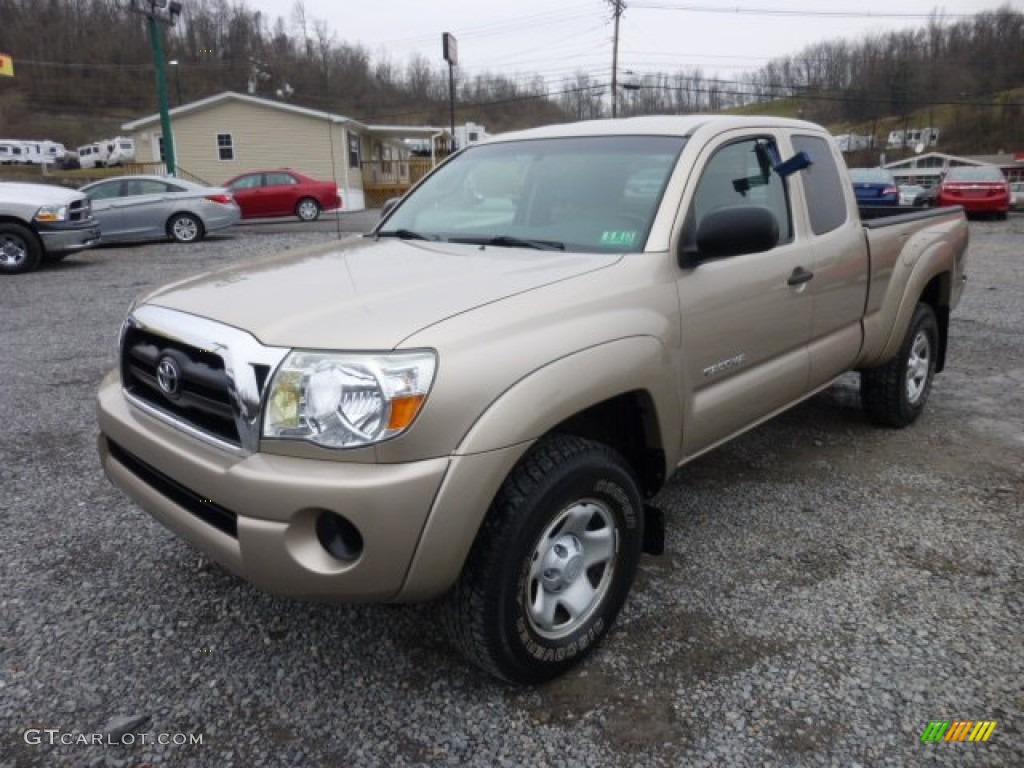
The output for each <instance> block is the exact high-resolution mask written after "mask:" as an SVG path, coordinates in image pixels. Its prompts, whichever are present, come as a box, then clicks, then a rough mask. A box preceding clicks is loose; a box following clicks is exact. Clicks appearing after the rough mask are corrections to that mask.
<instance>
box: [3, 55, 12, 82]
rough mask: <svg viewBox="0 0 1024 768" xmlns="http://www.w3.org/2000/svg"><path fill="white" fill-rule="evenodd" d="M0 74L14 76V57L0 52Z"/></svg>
mask: <svg viewBox="0 0 1024 768" xmlns="http://www.w3.org/2000/svg"><path fill="white" fill-rule="evenodd" d="M0 75H2V76H4V77H14V59H12V58H11V57H10V56H8V55H7V54H6V53H0Z"/></svg>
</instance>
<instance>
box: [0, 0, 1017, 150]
mask: <svg viewBox="0 0 1024 768" xmlns="http://www.w3.org/2000/svg"><path fill="white" fill-rule="evenodd" d="M128 6H129V3H128V2H127V0H0V51H3V52H4V53H7V54H10V55H11V56H13V57H14V61H15V67H16V73H17V76H16V77H15V78H0V137H11V138H15V137H17V138H30V137H31V138H37V139H43V138H48V139H53V140H56V141H62V142H64V143H65V144H67V145H68V146H75V145H77V144H80V143H84V142H85V141H87V140H93V139H96V138H100V137H102V136H108V135H114V134H116V133H117V132H118V126H119V125H120V123H122V122H124V121H125V120H128V119H132V118H135V117H138V116H141V115H143V114H149V113H152V112H155V111H156V95H155V88H154V84H153V83H154V79H153V62H152V53H151V51H150V47H149V39H148V35H147V32H146V27H145V21H144V19H142V18H141V17H140V16H138V15H135V14H132V13H131V12H130V11H129V10H128ZM183 6H184V10H183V14H182V17H181V19H180V20H179V22H178V24H177V25H176V26H175V27H174V28H172V29H170V30H168V34H167V38H166V40H167V42H166V54H167V59H168V60H172V59H175V60H177V61H178V62H179V64H178V67H177V68H176V71H175V68H169V74H168V85H169V92H170V99H171V104H172V106H173V105H175V104H176V103H177V102H178V91H179V88H180V94H181V98H182V99H183V100H184V101H185V102H188V101H192V100H195V99H199V98H203V97H205V96H210V95H212V94H215V93H218V92H220V91H224V90H234V91H239V92H242V93H253V94H254V95H257V96H260V97H263V98H270V99H285V100H287V101H289V102H290V103H293V104H297V105H300V106H305V107H312V108H317V109H325V110H330V111H333V112H338V113H340V114H344V115H348V116H350V117H353V118H356V119H358V120H362V121H365V122H371V123H399V124H410V125H421V124H424V123H429V124H434V125H447V124H448V72H447V67H446V65H445V64H444V63H443V62H440V61H433V60H430V61H428V60H426V59H425V58H423V57H412V58H410V59H409V60H407V61H405V62H401V63H398V62H395V61H392V60H389V59H386V58H381V57H377V58H375V57H374V56H372V55H371V54H370V53H369V51H368V50H367V49H366V48H364V47H363V46H361V45H359V43H358V42H352V41H342V40H340V39H339V35H338V33H335V32H334V31H333V30H331V29H329V28H328V27H327V25H326V23H325V22H323V21H322V20H318V19H314V18H311V17H310V16H309V14H307V13H306V11H305V7H304V5H303V3H302V2H301V0H299V1H298V2H296V3H295V6H294V8H293V11H292V14H291V15H290V17H289V18H288V19H282V18H275V19H270V18H267V16H266V15H264V14H261V13H260V12H258V11H252V10H250V9H249V8H248V7H247V6H246V4H245V2H244V0H236V1H234V2H229V1H228V0H188V1H187V2H185V3H183ZM605 12H609V13H610V10H608V9H605ZM627 12H628V11H627ZM382 23H383V22H382ZM438 37H440V34H439V35H438ZM439 58H440V57H439ZM609 58H610V51H609ZM609 70H610V67H609V68H608V69H605V70H603V71H600V72H582V71H581V72H579V73H577V74H576V76H575V77H574V78H572V79H569V80H567V81H565V82H563V83H561V84H559V85H558V86H552V85H551V84H549V83H546V82H545V81H544V80H543V78H541V77H540V76H537V77H529V76H527V77H523V75H522V73H515V74H514V75H510V74H496V73H489V72H483V73H479V74H470V73H468V72H461V73H460V74H459V77H458V83H457V88H458V96H457V105H458V107H457V114H456V120H457V122H459V123H462V122H465V121H467V120H472V121H474V122H478V123H482V124H484V125H486V126H487V129H488V130H489V131H491V132H498V131H503V130H508V129H512V128H522V127H528V126H532V125H540V124H544V123H551V122H558V121H565V120H578V119H586V118H595V117H606V116H608V115H609V112H610V109H609V101H608V92H609V90H610V83H609V81H610V75H609ZM622 80H624V83H620V85H623V86H624V87H623V88H622V90H621V91H620V101H619V105H620V106H619V112H620V114H623V115H631V114H651V113H662V114H666V113H687V112H698V111H719V110H727V109H732V108H738V107H743V108H744V110H745V111H751V110H752V111H755V112H756V111H759V110H762V109H763V111H772V112H779V111H788V113H789V114H793V115H800V116H803V117H805V118H806V119H809V120H813V121H815V122H820V123H824V124H826V125H829V126H830V127H832V128H833V130H835V131H837V132H839V131H848V130H851V129H853V130H857V131H858V132H862V133H865V132H869V131H875V132H877V133H878V134H879V135H881V134H882V130H883V128H884V129H885V133H887V132H888V128H885V126H888V125H894V126H898V127H903V126H904V125H909V126H911V127H922V126H924V125H935V126H937V127H939V128H941V129H942V139H941V140H942V149H943V150H945V151H955V152H965V153H969V152H975V153H991V152H995V151H997V150H999V149H1005V150H1006V151H1012V150H1015V149H1016V150H1021V149H1024V119H1022V117H1024V98H1022V93H1024V91H1021V90H1018V91H1016V92H1014V90H1013V89H1015V88H1018V89H1019V88H1024V13H1020V12H1017V11H1014V10H1013V9H1011V8H1010V7H1009V6H1003V7H1001V8H998V9H996V10H993V11H989V12H985V13H980V14H978V15H976V16H973V17H971V18H967V19H963V18H959V19H956V20H952V19H946V18H944V17H943V16H942V15H941V14H940V13H936V14H934V15H933V16H932V17H931V18H930V19H929V21H928V23H926V24H924V25H922V26H921V27H920V28H918V29H914V30H912V31H895V32H891V33H887V34H881V35H876V36H873V37H870V38H865V39H863V40H860V41H857V42H851V41H843V40H835V41H826V42H821V43H818V44H815V45H812V46H809V47H807V48H805V49H804V50H803V51H800V52H798V53H795V54H793V55H792V56H786V57H782V58H779V59H776V60H773V61H771V62H769V63H768V64H767V65H766V66H764V67H762V68H761V69H759V70H756V71H753V72H750V73H747V74H744V75H741V76H739V77H735V78H723V77H720V76H718V75H717V74H716V73H714V72H710V71H707V70H705V69H703V68H691V69H688V70H682V71H676V72H664V73H652V74H647V75H644V76H641V77H638V78H632V79H630V78H622ZM751 105H756V106H751ZM882 138H883V139H884V136H882Z"/></svg>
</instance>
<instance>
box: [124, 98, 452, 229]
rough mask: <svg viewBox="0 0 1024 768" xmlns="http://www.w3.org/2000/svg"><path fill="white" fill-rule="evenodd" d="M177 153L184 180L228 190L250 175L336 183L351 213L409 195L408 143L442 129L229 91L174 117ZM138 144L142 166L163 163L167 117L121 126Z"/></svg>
mask: <svg viewBox="0 0 1024 768" xmlns="http://www.w3.org/2000/svg"><path fill="white" fill-rule="evenodd" d="M170 118H171V130H172V131H173V133H174V154H175V159H176V161H177V166H178V169H179V172H180V173H181V175H182V176H185V177H193V178H196V179H198V180H201V181H203V182H205V183H208V184H214V185H217V184H223V183H224V182H225V181H227V180H228V179H231V178H233V177H235V176H237V175H239V174H241V173H246V172H248V171H254V170H261V169H272V168H292V169H294V170H296V171H300V172H302V173H306V174H308V175H310V176H313V177H315V178H318V179H324V180H327V179H334V180H335V182H336V183H337V185H338V188H339V189H340V190H341V193H342V204H343V207H344V209H345V210H349V211H358V210H362V209H363V208H365V207H367V206H368V205H369V206H371V207H375V206H378V205H380V204H381V202H383V200H382V198H384V197H389V196H391V195H393V194H401V193H402V192H403V191H404V190H405V189H408V187H409V185H410V184H411V182H412V181H413V180H414V177H415V176H416V173H415V169H414V171H413V174H412V175H410V167H409V150H408V148H407V146H406V144H405V143H404V139H406V138H417V139H420V138H423V137H429V136H431V135H432V134H434V133H436V131H437V129H436V128H427V127H425V128H417V127H404V126H381V127H379V128H375V127H374V126H369V125H364V124H362V123H359V122H357V121H356V120H353V119H351V118H348V117H344V116H343V115H336V114H332V113H330V112H321V111H318V110H314V109H307V108H305V107H298V106H294V105H292V104H285V103H283V102H278V101H270V100H267V99H261V98H257V97H255V96H247V95H244V94H240V93H233V92H230V91H228V92H224V93H219V94H217V95H216V96H210V97H208V98H206V99H201V100H200V101H195V102H192V103H190V104H184V105H182V106H180V107H176V108H175V109H172V110H171V111H170ZM121 128H122V131H123V132H124V134H125V135H126V136H129V137H131V138H132V139H134V140H135V148H136V149H135V159H136V162H139V163H162V162H163V159H164V158H163V136H162V131H161V128H160V115H159V114H154V115H149V116H147V117H143V118H140V119H138V120H133V121H132V122H129V123H125V124H124V125H122V126H121Z"/></svg>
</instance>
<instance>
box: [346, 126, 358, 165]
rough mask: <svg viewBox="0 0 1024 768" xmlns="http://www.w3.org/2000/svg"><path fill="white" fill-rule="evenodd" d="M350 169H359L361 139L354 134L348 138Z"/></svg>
mask: <svg viewBox="0 0 1024 768" xmlns="http://www.w3.org/2000/svg"><path fill="white" fill-rule="evenodd" d="M348 167H349V168H358V167H359V137H358V136H354V135H352V134H349V136H348Z"/></svg>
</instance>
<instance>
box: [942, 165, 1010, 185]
mask: <svg viewBox="0 0 1024 768" xmlns="http://www.w3.org/2000/svg"><path fill="white" fill-rule="evenodd" d="M946 181H1003V172H1002V171H1000V170H999V169H998V168H996V167H995V166H994V165H990V166H960V167H957V168H950V169H949V173H948V174H947V175H946Z"/></svg>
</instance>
